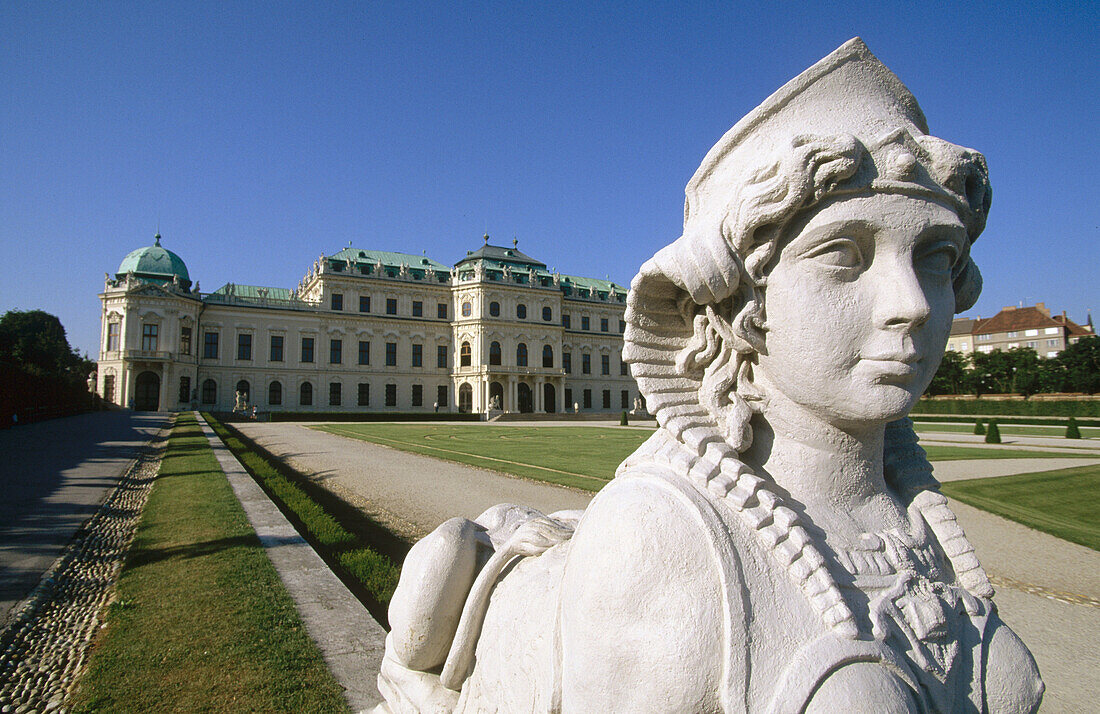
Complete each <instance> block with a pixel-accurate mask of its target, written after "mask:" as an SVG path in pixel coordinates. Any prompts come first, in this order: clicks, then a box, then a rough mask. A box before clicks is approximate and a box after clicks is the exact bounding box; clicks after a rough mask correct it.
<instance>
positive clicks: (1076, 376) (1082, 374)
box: [1054, 337, 1100, 394]
mask: <svg viewBox="0 0 1100 714" xmlns="http://www.w3.org/2000/svg"><path fill="white" fill-rule="evenodd" d="M1054 359H1055V360H1056V362H1057V364H1058V366H1059V367H1060V368H1061V369H1062V370H1064V381H1065V384H1066V385H1072V388H1073V390H1074V391H1078V392H1085V393H1087V394H1096V393H1097V392H1100V337H1086V338H1084V339H1082V340H1078V341H1077V342H1075V343H1073V344H1072V345H1069V346H1068V347H1066V348H1065V349H1064V350H1062V351H1061V353H1059V355H1058V356H1057V357H1055V358H1054ZM1067 389H1068V387H1067Z"/></svg>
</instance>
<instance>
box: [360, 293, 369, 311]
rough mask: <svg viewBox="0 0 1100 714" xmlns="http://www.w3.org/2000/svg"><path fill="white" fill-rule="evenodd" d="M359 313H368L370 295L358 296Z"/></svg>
mask: <svg viewBox="0 0 1100 714" xmlns="http://www.w3.org/2000/svg"><path fill="white" fill-rule="evenodd" d="M359 312H370V295H360V296H359Z"/></svg>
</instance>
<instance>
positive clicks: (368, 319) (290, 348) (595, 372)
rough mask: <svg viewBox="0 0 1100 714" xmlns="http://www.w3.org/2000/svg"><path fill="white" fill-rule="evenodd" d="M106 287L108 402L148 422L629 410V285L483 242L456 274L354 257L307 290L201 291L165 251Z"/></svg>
mask: <svg viewBox="0 0 1100 714" xmlns="http://www.w3.org/2000/svg"><path fill="white" fill-rule="evenodd" d="M160 240H161V239H160V235H159V234H158V235H157V236H156V237H155V239H154V244H153V245H152V246H146V247H143V248H139V249H137V250H135V251H133V252H131V253H130V254H129V255H127V256H126V257H125V258H124V259H123V261H122V263H121V264H120V265H119V267H118V271H117V272H116V273H115V275H114V277H111V276H110V275H109V274H108V275H107V276H106V278H105V285H104V289H103V292H102V293H101V294H100V296H99V297H100V299H101V301H102V303H103V312H102V333H101V343H100V354H99V367H98V373H97V378H96V379H97V385H96V387H97V391H98V393H99V394H100V395H101V396H102V397H103V398H104V399H106V400H108V401H110V402H113V403H116V404H119V405H122V406H129V407H132V408H134V409H139V410H166V411H167V410H177V409H190V408H195V407H198V408H202V409H211V410H215V411H228V410H230V409H233V408H234V407H241V406H243V405H244V404H247V408H249V409H251V408H252V407H253V406H255V407H256V408H257V409H258V410H259V411H261V412H271V411H293V412H299V411H344V412H385V411H390V412H432V411H435V410H438V411H440V412H456V411H457V412H480V413H488V412H489V411H490V410H491V409H498V408H499V409H500V410H502V411H505V412H546V413H554V412H564V411H573V410H574V409H578V410H580V411H603V412H608V411H618V410H622V409H630V408H631V407H632V406H633V405H634V399H636V398H637V397H638V388H637V385H636V384H635V383H634V380H633V379H632V378H631V377H630V374H629V371H628V370H627V365H625V364H624V363H623V362H622V358H621V352H622V346H623V338H622V333H623V330H624V328H625V325H624V322H623V313H624V310H625V308H626V292H627V291H626V288H624V287H622V286H619V285H616V284H615V283H612V282H609V281H606V280H596V279H592V278H581V277H575V276H571V275H561V274H559V273H557V272H556V271H550V270H548V269H547V267H546V264H545V263H541V262H539V261H538V260H535V259H534V258H532V257H530V256H528V255H525V254H524V253H522V252H521V251H520V250H519V249H518V247H517V245H516V243H515V242H514V241H513V246H512V247H511V248H507V247H500V246H495V245H490V244H489V236H485V244H484V245H483V246H481V247H480V248H479V249H478V250H475V251H470V252H468V253H467V255H466V256H465V257H464V258H463V259H462V260H460V261H458V263H456V264H455V265H454V266H453V267H450V266H447V265H444V264H443V263H439V262H437V261H435V260H432V259H430V258H427V257H425V256H419V255H408V254H405V253H395V252H387V251H380V250H359V249H357V248H352V247H348V248H345V249H344V250H341V251H340V252H338V253H336V254H334V255H330V256H321V257H319V258H318V259H317V260H316V261H314V263H313V265H312V266H311V267H310V268H309V271H308V272H307V273H306V275H305V277H303V278H302V280H301V282H300V283H299V284H298V286H297V287H296V288H294V289H293V290H291V289H286V288H269V287H257V286H251V285H236V284H233V283H229V284H227V285H224V286H222V287H221V288H218V289H217V290H215V291H214V292H212V293H201V292H200V291H199V283H198V282H197V281H196V282H195V283H194V286H192V283H191V278H190V275H189V274H188V272H187V266H186V265H185V264H184V262H183V260H181V259H180V257H179V256H178V255H176V254H175V253H173V252H172V251H170V250H167V249H165V248H163V247H161V245H160Z"/></svg>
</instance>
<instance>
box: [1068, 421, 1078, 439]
mask: <svg viewBox="0 0 1100 714" xmlns="http://www.w3.org/2000/svg"><path fill="white" fill-rule="evenodd" d="M1066 438H1067V439H1080V438H1081V428H1080V427H1078V426H1077V420H1076V419H1074V418H1073V417H1070V418H1069V422H1068V423H1067V424H1066Z"/></svg>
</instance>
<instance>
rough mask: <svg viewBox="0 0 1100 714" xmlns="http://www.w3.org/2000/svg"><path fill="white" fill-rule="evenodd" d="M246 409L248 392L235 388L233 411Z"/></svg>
mask: <svg viewBox="0 0 1100 714" xmlns="http://www.w3.org/2000/svg"><path fill="white" fill-rule="evenodd" d="M246 409H248V393H247V392H242V391H241V390H239V389H238V390H237V391H236V392H234V393H233V411H234V412H243V411H245V410H246Z"/></svg>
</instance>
